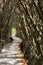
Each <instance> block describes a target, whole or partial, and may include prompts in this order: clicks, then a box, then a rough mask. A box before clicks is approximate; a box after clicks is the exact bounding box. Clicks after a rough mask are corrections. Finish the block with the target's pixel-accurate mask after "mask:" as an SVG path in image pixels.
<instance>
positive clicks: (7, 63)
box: [0, 36, 27, 65]
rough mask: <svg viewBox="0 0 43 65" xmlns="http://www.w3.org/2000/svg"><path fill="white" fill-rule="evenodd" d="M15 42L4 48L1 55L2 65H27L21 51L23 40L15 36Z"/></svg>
mask: <svg viewBox="0 0 43 65" xmlns="http://www.w3.org/2000/svg"><path fill="white" fill-rule="evenodd" d="M13 39H14V40H13V41H12V42H11V43H9V44H7V45H5V46H4V47H3V49H2V50H1V53H0V65H27V64H26V61H25V60H24V55H23V53H22V52H21V50H20V47H19V45H20V43H21V39H20V38H18V37H16V36H13Z"/></svg>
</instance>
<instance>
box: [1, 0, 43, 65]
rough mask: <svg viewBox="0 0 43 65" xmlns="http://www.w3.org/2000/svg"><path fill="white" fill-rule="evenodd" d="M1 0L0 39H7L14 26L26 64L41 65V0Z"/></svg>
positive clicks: (42, 48) (42, 36)
mask: <svg viewBox="0 0 43 65" xmlns="http://www.w3.org/2000/svg"><path fill="white" fill-rule="evenodd" d="M1 1H2V2H1V8H0V26H1V27H0V39H1V38H2V39H5V40H6V39H8V38H9V35H10V34H9V32H10V29H11V28H12V26H15V27H16V30H17V34H16V35H17V36H19V37H21V39H22V40H23V41H22V43H21V45H20V47H21V50H22V52H23V53H24V57H25V59H26V61H27V64H28V65H39V64H40V65H43V0H16V1H15V0H1ZM11 24H12V25H11Z"/></svg>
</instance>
